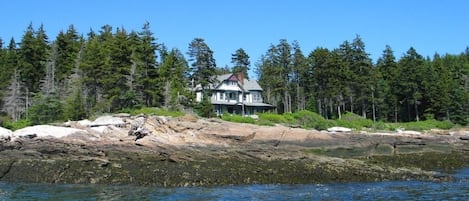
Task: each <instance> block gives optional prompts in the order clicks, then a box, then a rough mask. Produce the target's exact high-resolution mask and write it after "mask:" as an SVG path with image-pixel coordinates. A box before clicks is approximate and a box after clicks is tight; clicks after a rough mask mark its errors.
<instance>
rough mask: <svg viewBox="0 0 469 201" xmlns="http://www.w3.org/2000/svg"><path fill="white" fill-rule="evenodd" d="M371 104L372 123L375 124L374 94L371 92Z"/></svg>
mask: <svg viewBox="0 0 469 201" xmlns="http://www.w3.org/2000/svg"><path fill="white" fill-rule="evenodd" d="M371 103H372V105H371V107H372V110H373V122H376V107H375V93H374V92H373V91H372V92H371Z"/></svg>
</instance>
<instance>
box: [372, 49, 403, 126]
mask: <svg viewBox="0 0 469 201" xmlns="http://www.w3.org/2000/svg"><path fill="white" fill-rule="evenodd" d="M377 67H378V71H379V73H380V74H381V78H382V80H380V81H379V83H380V84H379V87H378V91H379V94H378V97H380V98H382V99H384V104H385V105H384V106H382V107H380V110H381V111H383V114H384V115H385V117H384V118H385V119H389V120H392V121H394V122H397V121H398V119H399V110H400V108H399V107H400V104H399V97H398V94H399V91H400V89H399V80H400V78H399V75H398V73H399V72H398V70H399V69H398V68H397V63H396V58H395V57H394V53H393V50H392V49H391V47H390V46H389V45H386V48H385V49H384V50H383V55H382V56H381V58H379V59H378V62H377Z"/></svg>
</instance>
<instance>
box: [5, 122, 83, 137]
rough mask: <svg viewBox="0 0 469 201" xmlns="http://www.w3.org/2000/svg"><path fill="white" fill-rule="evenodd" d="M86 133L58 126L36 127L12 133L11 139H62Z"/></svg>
mask: <svg viewBox="0 0 469 201" xmlns="http://www.w3.org/2000/svg"><path fill="white" fill-rule="evenodd" d="M81 132H86V131H84V130H81V129H76V128H68V127H60V126H50V125H37V126H29V127H26V128H22V129H19V130H16V131H15V132H13V134H12V136H13V139H17V138H35V137H38V138H44V137H53V138H62V137H66V136H68V135H72V134H75V133H81Z"/></svg>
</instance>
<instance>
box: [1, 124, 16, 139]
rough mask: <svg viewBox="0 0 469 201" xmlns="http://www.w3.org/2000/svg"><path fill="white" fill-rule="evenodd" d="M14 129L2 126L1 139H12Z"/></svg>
mask: <svg viewBox="0 0 469 201" xmlns="http://www.w3.org/2000/svg"><path fill="white" fill-rule="evenodd" d="M12 133H13V131H11V130H10V129H6V128H3V127H0V141H10V139H11V135H12Z"/></svg>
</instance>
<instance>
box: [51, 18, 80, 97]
mask: <svg viewBox="0 0 469 201" xmlns="http://www.w3.org/2000/svg"><path fill="white" fill-rule="evenodd" d="M54 44H55V45H54V47H55V54H56V56H55V57H56V58H55V60H54V61H53V62H54V65H55V71H54V73H55V76H54V77H55V82H56V83H57V85H58V86H59V93H60V94H65V93H66V90H67V88H68V87H69V86H68V82H67V80H68V79H69V77H70V76H71V75H72V74H73V69H74V68H75V67H76V64H77V60H78V59H79V58H78V56H79V51H80V49H81V46H82V45H81V41H80V36H79V35H78V33H77V31H76V29H75V27H74V26H73V25H70V26H69V27H68V30H67V31H66V32H65V33H64V32H63V31H60V32H59V34H58V35H57V38H56V40H55V42H54Z"/></svg>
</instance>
